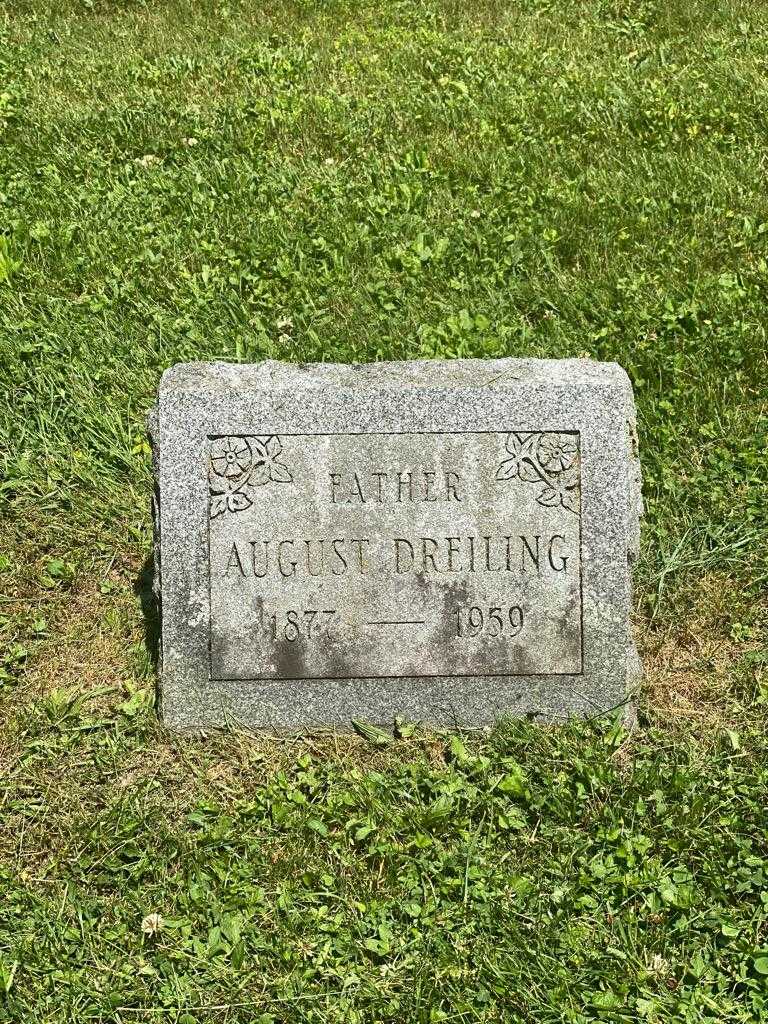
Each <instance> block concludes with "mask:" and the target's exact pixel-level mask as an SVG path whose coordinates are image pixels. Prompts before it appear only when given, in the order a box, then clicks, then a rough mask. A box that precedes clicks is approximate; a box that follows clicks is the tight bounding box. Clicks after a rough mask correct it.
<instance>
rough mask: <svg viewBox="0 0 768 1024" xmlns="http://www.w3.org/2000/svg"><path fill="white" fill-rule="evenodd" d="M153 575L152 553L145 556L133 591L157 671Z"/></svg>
mask: <svg viewBox="0 0 768 1024" xmlns="http://www.w3.org/2000/svg"><path fill="white" fill-rule="evenodd" d="M154 575H155V559H154V555H152V554H149V555H147V557H146V560H145V562H144V565H143V566H142V567H141V572H140V573H139V575H138V576H137V577H136V579H135V581H134V584H133V592H134V594H135V595H136V596H137V597H138V599H139V601H140V602H141V611H142V615H143V616H144V644H145V646H146V648H147V652H148V654H149V658H150V661H151V663H152V668H153V669H154V670H155V671H157V665H158V661H159V658H160V608H159V605H158V601H157V597H156V596H155V592H154V590H153V589H152V581H153V579H154Z"/></svg>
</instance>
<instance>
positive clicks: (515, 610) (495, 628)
mask: <svg viewBox="0 0 768 1024" xmlns="http://www.w3.org/2000/svg"><path fill="white" fill-rule="evenodd" d="M523 621H524V615H523V609H522V608H521V607H520V605H519V604H513V605H512V606H511V607H507V608H503V607H501V606H500V605H494V607H492V608H480V607H478V605H472V607H471V608H457V609H456V636H480V635H481V634H482V635H484V636H489V637H495V636H509V637H512V636H517V635H518V633H520V632H521V631H522V628H523Z"/></svg>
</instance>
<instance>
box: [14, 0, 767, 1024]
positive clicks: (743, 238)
mask: <svg viewBox="0 0 768 1024" xmlns="http://www.w3.org/2000/svg"><path fill="white" fill-rule="evenodd" d="M767 66H768V18H766V7H765V5H764V4H762V3H760V2H752V3H748V2H746V0H733V2H731V3H725V2H721V0H709V2H707V3H704V2H703V0H702V2H699V0H686V2H683V0H645V2H644V0H638V2H635V3H631V4H630V3H621V2H618V0H584V2H576V0H570V2H569V0H521V2H515V3H501V2H497V3H493V2H488V0H476V2H472V3H459V2H449V0H442V2H438V0H424V2H417V0H407V2H405V0H402V2H396V0H390V2H387V0H377V2H376V0H371V2H365V3H364V2H352V0H347V2H343V0H328V2H321V0H315V2H309V0H305V2H294V3H288V2H281V0H278V2H275V3H269V4H262V5H257V4H256V3H254V2H252V0H251V2H244V0H229V2H214V0H196V2H193V0H176V2H160V0H158V2H156V3H155V2H153V3H150V2H141V0H120V2H118V0H55V2H53V0H51V2H50V3H47V4H46V3H45V2H43V0H13V2H12V3H6V4H3V3H2V2H0V389H2V396H3V399H4V400H3V401H2V403H0V467H2V478H1V479H0V517H1V521H0V531H2V532H1V533H0V535H1V536H2V538H3V539H2V542H0V543H1V544H2V550H1V551H0V770H1V771H2V773H3V786H2V792H1V794H0V887H1V891H2V900H0V1021H2V1020H8V1021H24V1022H26V1021H30V1020H35V1021H36V1022H42V1024H53V1022H64V1021H66V1022H69V1021H72V1022H76V1024H79V1022H85V1021H103V1022H118V1024H125V1022H131V1021H157V1022H158V1024H190V1022H198V1024H202V1022H221V1024H233V1022H241V1021H242V1022H245V1021H248V1022H253V1021H259V1022H261V1024H267V1022H273V1024H283V1022H286V1024H288V1022H290V1024H293V1022H318V1024H320V1022H322V1024H325V1022H333V1021H342V1022H345V1024H363V1022H365V1024H368V1022H370V1024H379V1022H403V1024H411V1022H418V1024H427V1022H430V1024H431V1022H436V1021H451V1022H454V1021H455V1022H463V1024H469V1022H475V1021H478V1022H481V1021H482V1022H489V1024H490V1022H500V1021H504V1022H518V1021H519V1022H528V1021H530V1022H539V1021H547V1022H555V1021H563V1022H571V1024H582V1022H588V1021H630V1020H637V1019H641V1020H645V1021H648V1022H649V1024H655V1022H666V1021H686V1022H688V1021H690V1022H694V1021H695V1022H698V1021H702V1020H711V1021H713V1022H714V1021H728V1022H745V1021H754V1020H760V1019H768V928H767V925H766V918H767V915H768V881H767V880H768V814H767V813H766V798H767V797H768V793H767V792H766V789H767V788H768V760H767V759H766V753H768V741H766V735H768V712H767V711H766V708H767V706H768V673H767V672H766V665H768V635H767V634H768V602H767V601H766V599H765V591H766V586H767V585H768V555H767V552H768V515H767V514H766V495H767V493H768V454H767V453H768V359H767V358H766V349H767V348H768V345H767V343H766V324H767V322H768V317H767V316H766V310H768V192H767V191H766V189H765V174H766V165H767V164H768V79H766V75H765V70H766V67H767ZM463 355H467V356H487V357H494V356H499V355H535V356H555V357H558V356H573V355H589V356H593V357H595V358H600V359H616V360H618V361H619V362H621V363H622V365H623V366H625V368H626V369H627V371H628V372H629V374H630V376H631V378H632V381H633V384H634V386H635V392H636V397H637V402H638V411H639V417H640V423H639V426H640V440H641V455H642V461H643V468H644V482H645V499H646V511H647V515H646V520H645V524H644V535H643V552H642V558H641V561H640V563H639V566H638V570H637V593H636V598H637V620H638V631H639V636H640V640H641V646H642V648H643V652H644V655H645V659H646V666H647V675H646V682H645V688H644V692H643V694H642V696H641V700H640V725H639V728H638V729H637V730H636V731H635V732H634V733H633V734H632V735H631V736H625V735H623V734H622V733H620V732H617V731H616V730H615V729H613V728H612V727H611V726H610V723H608V724H606V723H602V724H583V723H582V724H573V725H571V726H568V727H563V728H557V729H544V728H534V727H532V726H530V725H527V724H520V723H517V724H515V723H507V724H503V725H502V726H500V727H499V728H498V729H497V730H496V731H494V732H493V733H492V734H490V735H483V736H473V737H463V739H461V740H460V739H459V738H457V737H452V736H450V735H436V734H433V733H429V732H423V731H422V730H421V729H419V728H415V729H413V730H411V729H410V728H408V729H406V730H405V731H406V732H412V735H410V736H407V737H404V738H401V739H399V740H397V741H396V742H394V743H392V744H390V745H387V746H382V747H377V746H376V745H375V744H369V743H365V742H363V741H362V740H357V741H355V740H351V739H342V738H338V739H337V740H335V741H334V740H319V739H312V738H306V737H305V738H301V737H297V738H295V739H292V740H284V741H274V740H268V739H264V738H261V739H254V738H252V737H247V736H237V735H231V736H224V737H209V738H207V739H204V740H200V739H198V740H181V739H178V738H174V737H171V736H167V735H166V734H164V733H163V732H162V730H161V729H160V728H159V727H158V725H157V724H156V721H155V718H154V713H153V710H152V706H151V704H152V692H153V685H154V677H153V669H152V665H151V659H150V656H149V653H148V651H147V647H146V644H145V637H144V631H143V622H142V614H141V604H140V600H139V597H140V591H141V582H140V580H139V576H140V572H141V568H142V565H143V563H144V560H145V558H146V556H147V554H148V553H149V549H150V523H149V515H148V502H149V492H150V467H149V457H148V456H149V453H148V446H147V441H146V433H145V428H144V415H145V412H146V410H147V408H148V407H149V405H150V404H151V401H152V393H153V389H154V387H155V386H156V383H157V380H158V378H159V375H160V373H161V371H162V370H163V369H164V368H165V367H166V366H168V365H170V364H171V363H173V362H176V361H178V360H186V359H207V358H218V359H230V360H255V359H259V358H263V357H267V356H269V357H275V358H284V359H291V360H307V361H309V360H342V361H348V360H368V359H383V358H387V359H399V358H412V357H432V356H463ZM152 913H159V914H161V915H162V917H163V919H164V924H163V927H162V928H161V929H160V930H159V931H158V932H156V933H155V934H145V933H144V932H143V931H142V921H143V919H144V918H146V917H147V916H148V915H150V914H152Z"/></svg>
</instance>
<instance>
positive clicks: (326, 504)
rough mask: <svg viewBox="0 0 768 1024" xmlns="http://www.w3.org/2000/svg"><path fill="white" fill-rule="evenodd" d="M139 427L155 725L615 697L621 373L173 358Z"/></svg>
mask: <svg viewBox="0 0 768 1024" xmlns="http://www.w3.org/2000/svg"><path fill="white" fill-rule="evenodd" d="M150 426H151V434H152V439H153V447H154V454H155V468H156V509H155V516H156V548H155V559H156V570H157V575H156V585H157V592H158V595H159V597H160V598H161V615H162V642H161V677H160V708H161V714H162V717H163V720H164V721H165V723H166V724H167V725H169V726H171V727H173V728H179V729H194V728H206V727H211V726H226V725H237V724H240V725H245V726H248V727H251V728H266V729H276V730H291V729H313V728H323V727H335V728H349V726H350V723H351V720H352V719H364V720H366V721H369V722H376V723H379V724H388V723H391V722H392V720H393V718H394V716H395V715H402V716H404V717H406V718H409V719H418V720H424V721H426V722H432V723H448V724H462V725H479V724H484V723H490V722H492V721H493V720H494V719H495V718H497V717H498V716H499V715H501V714H505V713H511V714H530V715H533V716H536V717H541V718H543V719H548V720H551V719H555V718H559V717H562V716H567V715H571V714H579V715H594V714H597V713H599V712H601V711H606V710H609V709H612V708H617V707H620V706H622V705H625V706H626V705H627V701H628V697H629V696H630V695H631V688H632V686H633V684H634V682H635V680H636V678H637V675H638V662H637V656H636V653H635V649H634V645H633V642H632V636H631V631H630V625H629V613H630V603H631V589H630V587H631V578H630V564H631V561H632V559H633V558H634V555H635V553H636V549H637V541H638V524H639V515H640V478H639V463H638V458H637V443H636V435H635V413H634V403H633V399H632V391H631V387H630V384H629V380H628V378H627V376H626V374H625V373H624V371H623V370H622V369H621V368H620V367H618V366H616V365H615V364H604V363H596V362H592V361H586V360H562V361H548V360H531V359H520V360H517V359H502V360H496V361H486V360H453V361H448V362H435V361H429V362H411V363H379V364H372V365H367V366H339V365H327V364H325V365H316V366H297V365H289V364H282V363H275V362H265V363H260V364H256V365H253V366H239V365H229V364H223V363H209V364H204V363H190V364H182V365H178V366H175V367H173V368H172V369H170V370H168V371H167V372H166V373H165V374H164V375H163V378H162V381H161V384H160V388H159V392H158V400H157V405H156V407H155V409H154V410H153V412H152V414H151V416H150Z"/></svg>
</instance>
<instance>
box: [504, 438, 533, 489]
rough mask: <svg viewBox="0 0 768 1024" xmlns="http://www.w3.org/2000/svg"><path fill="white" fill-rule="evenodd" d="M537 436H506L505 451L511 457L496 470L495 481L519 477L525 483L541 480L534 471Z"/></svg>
mask: <svg viewBox="0 0 768 1024" xmlns="http://www.w3.org/2000/svg"><path fill="white" fill-rule="evenodd" d="M538 436H539V435H538V434H527V435H526V434H508V435H507V451H508V452H509V454H510V455H511V456H512V457H511V458H509V459H505V460H504V461H503V462H502V464H501V465H500V466H499V468H498V469H497V470H496V479H497V480H512V479H513V478H514V477H519V478H520V479H521V480H524V481H525V482H526V483H533V482H534V480H541V474H540V473H539V472H538V470H537V469H536V441H537V438H538Z"/></svg>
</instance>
